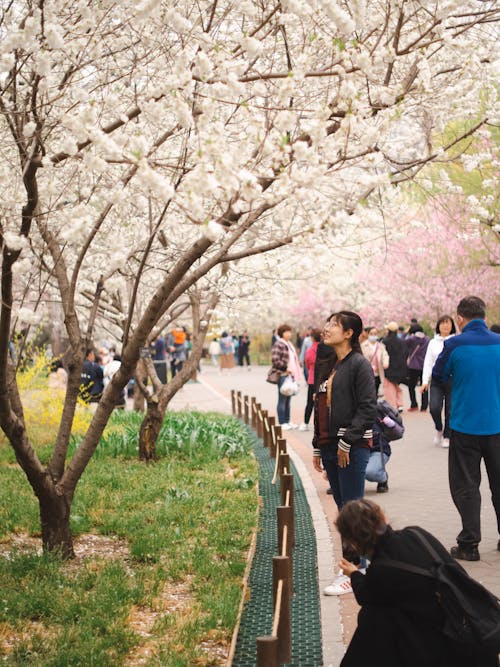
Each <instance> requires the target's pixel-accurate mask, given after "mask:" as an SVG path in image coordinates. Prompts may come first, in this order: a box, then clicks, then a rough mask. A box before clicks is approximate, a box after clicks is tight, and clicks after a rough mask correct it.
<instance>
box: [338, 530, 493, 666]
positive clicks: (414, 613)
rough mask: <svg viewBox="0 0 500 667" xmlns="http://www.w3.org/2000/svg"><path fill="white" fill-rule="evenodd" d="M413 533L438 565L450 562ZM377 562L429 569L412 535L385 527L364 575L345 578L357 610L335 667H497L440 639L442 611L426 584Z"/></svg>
mask: <svg viewBox="0 0 500 667" xmlns="http://www.w3.org/2000/svg"><path fill="white" fill-rule="evenodd" d="M419 530H420V531H421V532H422V533H424V534H425V536H426V538H427V540H428V541H429V542H430V543H431V545H432V546H433V547H434V549H435V550H436V551H437V552H438V554H439V555H440V556H441V557H442V558H443V560H444V559H450V560H451V556H450V555H449V553H448V552H447V550H446V549H445V548H444V547H443V545H442V544H441V543H440V542H439V541H438V540H437V539H436V538H435V537H433V536H432V535H430V534H429V533H428V532H426V531H424V530H423V529H421V528H419ZM381 558H391V559H394V560H400V561H403V562H406V563H409V564H412V565H417V566H419V567H423V568H426V569H428V568H430V567H431V565H432V558H431V556H430V555H429V554H428V553H427V551H426V550H425V548H424V547H423V545H422V544H421V543H420V541H419V539H418V537H417V536H415V535H413V534H412V532H411V531H409V530H407V529H403V530H397V531H393V530H392V528H391V527H390V526H388V527H387V531H386V532H385V533H384V535H383V536H382V537H381V538H380V541H379V543H378V545H377V548H376V550H375V553H374V554H373V557H372V561H371V563H370V565H369V567H368V569H367V571H366V575H363V574H361V573H360V572H355V573H354V574H353V575H352V577H351V581H352V587H353V590H354V594H355V596H356V600H357V601H358V603H359V604H360V605H361V610H360V612H359V616H358V627H357V629H356V632H355V633H354V636H353V638H352V640H351V643H350V645H349V648H348V650H347V653H346V655H345V656H344V659H343V660H342V662H341V667H363V666H364V665H367V666H369V667H497V665H498V659H497V657H496V656H495V655H492V654H491V653H488V654H481V655H471V654H470V653H467V651H464V649H463V647H462V646H458V645H456V644H453V643H452V642H451V641H450V640H449V639H447V638H446V637H445V636H444V635H443V633H442V631H441V628H442V625H443V612H442V609H441V607H440V605H439V602H438V599H437V597H436V592H435V590H436V589H435V583H434V582H433V581H432V579H428V578H426V577H423V576H422V575H418V574H413V573H411V572H406V571H404V570H398V569H395V568H392V567H388V566H384V565H383V564H382V563H380V564H378V563H377V560H380V559H381Z"/></svg>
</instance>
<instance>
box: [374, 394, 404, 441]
mask: <svg viewBox="0 0 500 667" xmlns="http://www.w3.org/2000/svg"><path fill="white" fill-rule="evenodd" d="M384 417H390V418H391V419H392V420H393V421H394V422H395V424H394V426H387V424H385V423H384V422H383V419H384ZM377 421H378V424H379V426H380V430H381V431H382V433H383V434H384V437H385V439H386V440H388V441H389V442H392V441H393V440H400V439H401V438H402V437H403V435H404V432H405V427H404V426H403V419H402V417H401V415H400V414H399V412H398V411H397V410H395V409H394V408H393V407H392V405H390V404H389V403H388V402H387V401H384V400H383V399H381V400H380V401H377Z"/></svg>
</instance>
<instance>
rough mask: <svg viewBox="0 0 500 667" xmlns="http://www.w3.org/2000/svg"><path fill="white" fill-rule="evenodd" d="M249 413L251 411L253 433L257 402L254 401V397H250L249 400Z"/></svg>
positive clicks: (255, 426)
mask: <svg viewBox="0 0 500 667" xmlns="http://www.w3.org/2000/svg"><path fill="white" fill-rule="evenodd" d="M250 411H251V415H250V416H251V418H252V428H253V430H254V431H256V430H257V401H256V399H255V396H252V398H251V399H250Z"/></svg>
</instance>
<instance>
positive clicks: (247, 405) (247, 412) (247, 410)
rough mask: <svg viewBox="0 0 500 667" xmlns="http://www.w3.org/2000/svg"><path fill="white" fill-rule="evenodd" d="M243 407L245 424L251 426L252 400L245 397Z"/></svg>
mask: <svg viewBox="0 0 500 667" xmlns="http://www.w3.org/2000/svg"><path fill="white" fill-rule="evenodd" d="M243 401H244V402H243V407H244V409H245V416H244V419H245V424H250V398H249V397H248V396H245V398H244V399H243Z"/></svg>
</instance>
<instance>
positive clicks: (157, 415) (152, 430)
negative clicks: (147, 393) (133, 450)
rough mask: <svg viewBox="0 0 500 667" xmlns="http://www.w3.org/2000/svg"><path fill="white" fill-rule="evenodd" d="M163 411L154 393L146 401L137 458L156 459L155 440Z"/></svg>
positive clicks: (163, 414) (161, 421) (143, 459)
mask: <svg viewBox="0 0 500 667" xmlns="http://www.w3.org/2000/svg"><path fill="white" fill-rule="evenodd" d="M164 416H165V413H164V412H163V413H162V411H161V410H160V406H159V403H158V398H157V397H156V395H154V396H152V397H151V400H149V401H148V408H147V411H146V415H145V417H144V419H143V420H142V424H141V429H140V431H139V459H140V460H141V461H146V463H149V461H157V460H158V456H157V454H156V442H157V440H158V435H159V433H160V429H161V425H162V423H163V417H164Z"/></svg>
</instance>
